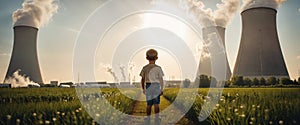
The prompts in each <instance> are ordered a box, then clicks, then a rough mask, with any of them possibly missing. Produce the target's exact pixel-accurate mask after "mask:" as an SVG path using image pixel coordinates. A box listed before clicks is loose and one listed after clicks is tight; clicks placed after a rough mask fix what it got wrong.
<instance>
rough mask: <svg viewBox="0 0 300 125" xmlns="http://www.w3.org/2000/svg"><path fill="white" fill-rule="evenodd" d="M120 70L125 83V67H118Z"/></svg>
mask: <svg viewBox="0 0 300 125" xmlns="http://www.w3.org/2000/svg"><path fill="white" fill-rule="evenodd" d="M120 70H121V74H122V77H123V81H124V82H125V81H126V75H125V66H124V65H120Z"/></svg>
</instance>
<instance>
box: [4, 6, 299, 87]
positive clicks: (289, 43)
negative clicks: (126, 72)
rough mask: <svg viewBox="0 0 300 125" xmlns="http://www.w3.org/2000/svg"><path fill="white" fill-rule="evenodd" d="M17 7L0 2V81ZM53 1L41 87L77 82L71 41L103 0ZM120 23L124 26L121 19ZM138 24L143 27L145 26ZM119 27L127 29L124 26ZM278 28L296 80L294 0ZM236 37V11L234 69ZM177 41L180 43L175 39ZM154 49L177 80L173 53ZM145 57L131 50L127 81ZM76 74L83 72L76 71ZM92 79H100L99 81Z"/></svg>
mask: <svg viewBox="0 0 300 125" xmlns="http://www.w3.org/2000/svg"><path fill="white" fill-rule="evenodd" d="M202 1H203V2H204V3H205V5H206V6H207V7H209V8H212V9H213V10H214V9H216V4H217V3H220V2H221V1H220V0H202ZM22 3H23V0H13V1H11V0H0V82H1V81H3V79H4V77H5V74H6V71H7V68H8V64H9V60H10V56H11V52H12V47H13V21H12V14H13V12H14V11H15V10H17V9H19V8H21V7H22ZM57 3H58V7H59V9H58V11H57V13H55V14H54V15H53V17H52V18H51V20H50V21H49V22H48V23H47V24H46V25H44V26H43V27H40V28H39V33H38V56H39V61H40V68H41V71H42V76H43V79H44V82H46V83H49V81H55V80H57V81H60V82H65V81H75V80H74V79H77V77H78V76H73V74H77V73H73V70H74V69H73V58H74V50H75V48H76V47H75V45H76V40H77V38H78V37H79V35H80V33H81V29H82V27H83V26H84V24H85V23H86V20H87V19H88V18H89V17H90V15H91V14H93V12H94V11H96V9H97V8H98V7H100V6H102V5H103V0H86V1H82V0H60V1H58V2H57ZM241 3H242V2H241ZM136 18H137V17H136ZM162 18H163V17H162ZM128 20H129V19H128ZM129 22H130V20H129ZM124 23H126V21H125V22H124ZM131 23H132V22H131ZM140 23H141V22H140ZM142 23H144V24H146V23H145V22H142ZM157 25H160V24H157ZM123 26H126V25H125V24H123ZM120 27H122V25H120ZM149 27H150V26H149ZM125 28H126V27H125ZM277 29H278V35H279V40H280V44H281V49H282V52H283V55H284V59H285V62H286V65H287V68H288V72H289V74H290V76H291V78H292V79H295V78H298V77H299V73H300V49H299V46H300V42H299V40H300V35H299V34H300V1H299V0H288V1H286V2H284V3H283V4H282V5H281V6H280V7H279V9H278V15H277ZM170 30H178V29H170ZM142 32H143V31H142ZM145 32H147V31H145ZM158 32H161V33H162V34H163V33H165V32H164V31H158ZM166 34H167V33H166ZM98 37H99V36H98ZM98 37H97V38H98ZM240 37H241V16H240V14H239V13H237V14H236V15H235V16H234V18H233V20H232V21H231V22H230V23H229V25H228V26H227V28H226V50H227V54H228V60H229V65H230V67H231V69H233V67H234V65H235V61H236V57H237V53H238V48H239V43H240ZM111 39H112V38H111ZM120 39H121V38H120ZM174 39H175V38H174ZM177 40H182V39H179V38H178V39H177ZM124 41H126V39H124ZM87 42H88V41H87ZM103 45H104V44H103ZM150 47H151V46H150ZM100 48H101V47H100ZM125 48H126V47H125ZM146 48H147V47H146ZM148 48H149V47H148ZM158 48H159V47H158ZM144 49H145V48H144ZM159 51H160V52H161V55H159V58H160V59H161V60H160V62H158V64H161V65H163V64H165V65H167V66H165V69H164V70H165V72H166V74H167V78H168V79H176V78H180V73H178V72H180V70H182V69H181V68H182V67H180V63H179V62H178V61H176V58H174V57H175V56H174V54H173V55H172V53H170V52H168V51H167V50H165V48H160V49H159ZM120 52H122V51H120ZM99 53H101V50H99V48H98V50H97V52H96V55H97V54H99ZM144 53H145V50H143V49H142V50H136V51H134V54H133V55H131V57H130V60H131V61H133V62H135V64H134V65H135V66H134V67H135V70H134V71H133V72H132V74H131V77H132V79H133V78H134V79H135V80H138V79H139V70H140V68H141V66H142V65H144V64H145V63H147V62H146V60H145V58H144V57H143V54H144ZM162 57H164V58H162ZM141 58H142V59H141ZM139 60H140V61H139ZM170 62H171V63H170ZM174 62H176V63H174ZM95 63H96V65H97V66H96V67H97V70H96V71H97V72H96V75H97V76H100V77H101V76H104V75H106V77H110V79H112V78H111V74H109V72H106V70H107V68H109V67H110V66H109V65H107V64H105V63H102V62H101V60H97V59H96V62H95ZM116 65H126V64H116ZM101 68H102V69H101ZM98 70H100V71H99V72H101V70H102V71H103V72H106V73H105V74H101V73H99V72H98ZM114 70H115V72H117V75H118V76H119V77H121V74H120V72H121V68H120V69H114ZM78 75H82V74H80V73H78ZM97 79H99V80H102V79H101V78H97Z"/></svg>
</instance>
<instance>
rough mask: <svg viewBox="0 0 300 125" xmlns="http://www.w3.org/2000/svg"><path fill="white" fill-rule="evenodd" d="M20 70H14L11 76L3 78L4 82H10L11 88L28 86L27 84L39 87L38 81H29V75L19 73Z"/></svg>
mask: <svg viewBox="0 0 300 125" xmlns="http://www.w3.org/2000/svg"><path fill="white" fill-rule="evenodd" d="M20 71H21V70H17V71H16V72H14V73H13V76H12V77H9V78H8V79H6V80H5V83H10V84H11V87H12V88H18V87H28V86H29V85H32V86H37V87H40V85H39V84H38V83H35V82H33V81H31V80H30V78H29V77H25V76H22V75H20V74H19V72H20Z"/></svg>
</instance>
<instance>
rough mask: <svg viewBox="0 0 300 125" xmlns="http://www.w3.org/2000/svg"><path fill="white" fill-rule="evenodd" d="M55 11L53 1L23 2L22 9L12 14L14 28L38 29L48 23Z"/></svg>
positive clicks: (36, 0) (55, 6) (55, 7)
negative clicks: (27, 27) (29, 27)
mask: <svg viewBox="0 0 300 125" xmlns="http://www.w3.org/2000/svg"><path fill="white" fill-rule="evenodd" d="M57 10H58V5H57V4H56V3H55V2H54V0H24V2H23V4H22V8H21V9H18V10H16V11H15V12H14V13H13V16H12V17H13V22H14V26H24V25H25V26H32V27H36V28H40V27H42V26H44V25H45V24H47V23H48V22H49V20H50V19H51V18H52V16H53V15H54V13H56V12H57Z"/></svg>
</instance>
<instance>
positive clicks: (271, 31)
mask: <svg viewBox="0 0 300 125" xmlns="http://www.w3.org/2000/svg"><path fill="white" fill-rule="evenodd" d="M241 15H242V26H243V28H242V37H241V43H240V48H239V52H238V57H237V60H236V64H235V68H234V72H233V75H234V76H244V77H248V78H254V77H257V78H260V77H264V78H268V77H276V78H280V77H287V78H289V74H288V72H287V68H286V65H285V62H284V58H283V55H282V52H281V48H280V44H279V40H278V34H277V28H276V15H277V11H276V10H275V9H272V8H267V7H259V8H251V9H247V10H245V11H243V12H242V13H241Z"/></svg>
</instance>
